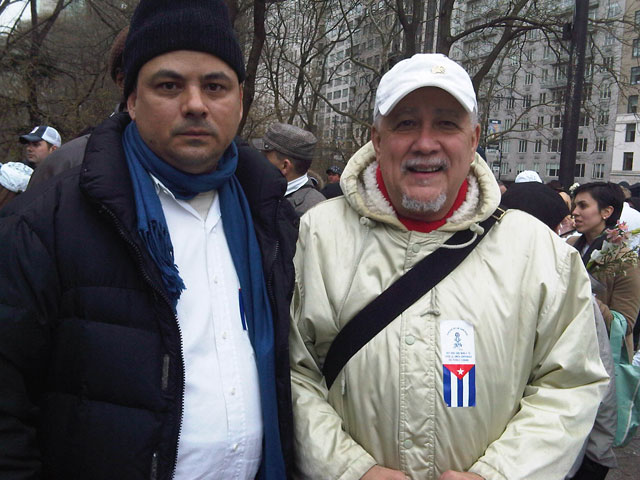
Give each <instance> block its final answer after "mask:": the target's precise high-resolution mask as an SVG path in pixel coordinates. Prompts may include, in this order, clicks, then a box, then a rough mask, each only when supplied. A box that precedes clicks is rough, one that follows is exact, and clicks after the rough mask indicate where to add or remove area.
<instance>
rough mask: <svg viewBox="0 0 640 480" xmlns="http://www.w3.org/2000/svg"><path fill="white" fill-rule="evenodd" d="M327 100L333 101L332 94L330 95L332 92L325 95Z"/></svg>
mask: <svg viewBox="0 0 640 480" xmlns="http://www.w3.org/2000/svg"><path fill="white" fill-rule="evenodd" d="M327 98H328V99H329V100H333V93H332V92H329V93H328V94H327Z"/></svg>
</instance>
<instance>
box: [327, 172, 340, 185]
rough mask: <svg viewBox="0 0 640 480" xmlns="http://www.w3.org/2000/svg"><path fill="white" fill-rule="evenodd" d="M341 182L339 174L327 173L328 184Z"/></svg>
mask: <svg viewBox="0 0 640 480" xmlns="http://www.w3.org/2000/svg"><path fill="white" fill-rule="evenodd" d="M339 181H340V175H338V174H337V173H327V182H329V183H338V182H339Z"/></svg>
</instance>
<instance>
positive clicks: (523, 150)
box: [518, 140, 528, 173]
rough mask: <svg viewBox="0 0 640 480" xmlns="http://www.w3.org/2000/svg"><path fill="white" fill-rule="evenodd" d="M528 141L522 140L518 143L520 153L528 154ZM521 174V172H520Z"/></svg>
mask: <svg viewBox="0 0 640 480" xmlns="http://www.w3.org/2000/svg"><path fill="white" fill-rule="evenodd" d="M527 143H528V142H527V141H526V140H520V141H519V142H518V153H526V152H527ZM518 173H520V172H518Z"/></svg>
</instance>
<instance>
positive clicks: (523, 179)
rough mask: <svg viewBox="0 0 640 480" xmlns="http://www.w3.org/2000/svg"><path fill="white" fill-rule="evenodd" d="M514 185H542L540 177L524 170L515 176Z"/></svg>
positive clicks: (531, 171)
mask: <svg viewBox="0 0 640 480" xmlns="http://www.w3.org/2000/svg"><path fill="white" fill-rule="evenodd" d="M515 182H516V183H527V182H538V183H542V179H541V178H540V175H538V174H537V173H536V172H534V171H533V170H524V171H522V172H520V173H519V174H518V175H517V176H516V180H515Z"/></svg>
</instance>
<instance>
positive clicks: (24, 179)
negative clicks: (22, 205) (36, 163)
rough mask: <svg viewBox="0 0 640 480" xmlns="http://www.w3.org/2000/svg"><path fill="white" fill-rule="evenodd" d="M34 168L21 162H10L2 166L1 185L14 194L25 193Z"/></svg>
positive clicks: (0, 167) (0, 169)
mask: <svg viewBox="0 0 640 480" xmlns="http://www.w3.org/2000/svg"><path fill="white" fill-rule="evenodd" d="M32 173H33V168H31V167H29V166H28V165H25V164H24V163H20V162H8V163H5V164H3V165H2V166H0V185H2V186H3V187H4V188H6V189H7V190H11V191H12V192H16V193H19V192H24V191H25V190H26V189H27V184H28V183H29V179H30V178H31V174H32Z"/></svg>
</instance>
